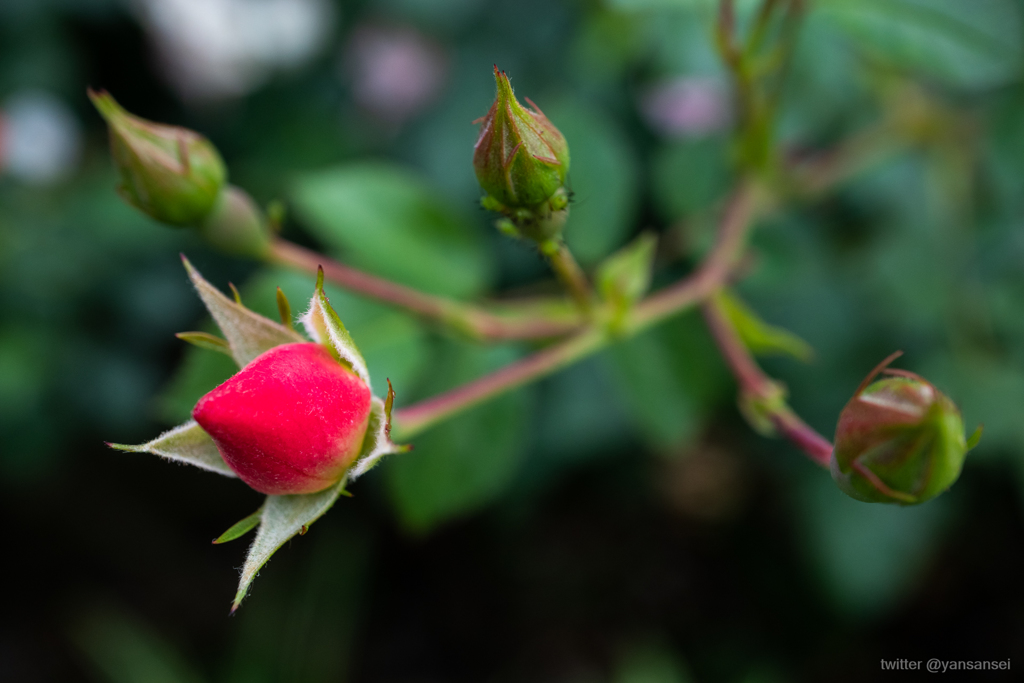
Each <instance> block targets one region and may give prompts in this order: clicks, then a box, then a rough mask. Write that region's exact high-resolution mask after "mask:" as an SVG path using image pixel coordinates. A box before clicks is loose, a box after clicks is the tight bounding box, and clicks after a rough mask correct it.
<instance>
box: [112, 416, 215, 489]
mask: <svg viewBox="0 0 1024 683" xmlns="http://www.w3.org/2000/svg"><path fill="white" fill-rule="evenodd" d="M107 445H108V446H110V447H111V448H116V449H117V450H119V451H128V452H130V453H152V454H153V455H159V456H160V457H161V458H167V459H168V460H173V461H175V462H184V463H188V464H189V465H195V466H196V467H199V468H201V469H204V470H209V471H211V472H216V473H217V474H223V475H224V476H226V477H234V476H235V473H234V472H233V471H232V470H231V468H230V467H228V464H227V463H226V462H224V458H222V457H221V455H220V451H218V450H217V444H215V443H214V442H213V439H211V438H210V435H209V434H207V433H206V432H204V431H203V428H202V427H200V426H199V424H198V423H197V422H196V421H195V420H189V421H188V422H186V423H185V424H183V425H179V426H177V427H175V428H174V429H171V430H169V431H166V432H164V433H163V434H161V435H160V436H158V437H156V438H155V439H153V440H152V441H150V442H148V443H144V444H142V445H140V446H128V445H125V444H120V443H111V444H107Z"/></svg>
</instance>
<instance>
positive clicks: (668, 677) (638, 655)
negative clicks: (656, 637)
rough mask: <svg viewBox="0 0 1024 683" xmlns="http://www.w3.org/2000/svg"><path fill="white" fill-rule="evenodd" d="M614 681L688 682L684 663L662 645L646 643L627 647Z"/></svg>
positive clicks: (635, 682)
mask: <svg viewBox="0 0 1024 683" xmlns="http://www.w3.org/2000/svg"><path fill="white" fill-rule="evenodd" d="M612 680H613V681H614V683H690V682H691V681H692V680H693V677H692V676H691V675H690V672H689V669H688V668H687V666H686V664H685V663H684V662H683V661H682V660H681V659H680V658H679V657H678V656H677V655H676V654H675V653H673V652H672V651H671V650H670V649H668V648H667V647H665V646H664V645H660V644H655V643H646V644H642V645H637V646H634V647H632V648H630V649H628V650H627V651H626V652H625V653H624V655H623V656H622V658H621V659H620V660H619V664H618V667H617V670H616V672H615V677H614V678H613V679H612Z"/></svg>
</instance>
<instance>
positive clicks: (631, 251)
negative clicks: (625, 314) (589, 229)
mask: <svg viewBox="0 0 1024 683" xmlns="http://www.w3.org/2000/svg"><path fill="white" fill-rule="evenodd" d="M657 244H658V238H657V236H655V235H654V234H653V233H649V232H646V233H644V234H642V235H640V236H639V237H637V238H636V239H635V240H633V241H632V242H630V243H629V244H628V245H626V246H625V247H623V248H622V249H620V250H618V251H617V252H615V253H614V254H612V255H611V256H609V257H608V258H607V259H605V260H604V261H603V262H602V263H601V265H600V266H599V267H598V269H597V275H596V277H595V281H596V283H597V287H598V291H600V292H601V297H602V298H603V299H604V300H605V301H607V302H608V303H610V304H612V306H613V307H614V308H616V309H617V310H619V311H625V310H626V309H628V308H629V307H630V306H632V305H633V304H634V303H636V302H637V301H639V300H640V297H642V296H643V295H644V294H646V293H647V290H648V289H649V288H650V286H651V274H652V270H653V268H654V250H655V247H656V246H657Z"/></svg>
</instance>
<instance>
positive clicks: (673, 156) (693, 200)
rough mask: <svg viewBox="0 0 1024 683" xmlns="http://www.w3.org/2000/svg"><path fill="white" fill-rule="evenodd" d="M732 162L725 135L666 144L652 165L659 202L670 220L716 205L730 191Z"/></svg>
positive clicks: (655, 195) (662, 212)
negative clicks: (723, 136)
mask: <svg viewBox="0 0 1024 683" xmlns="http://www.w3.org/2000/svg"><path fill="white" fill-rule="evenodd" d="M729 162H730V160H729V145H728V141H727V140H726V139H724V138H721V137H708V138H704V139H701V140H685V141H680V142H676V143H673V144H669V145H664V146H662V147H661V148H660V149H659V150H658V152H657V154H656V156H655V158H654V162H653V166H652V169H651V172H652V181H653V182H652V185H653V190H654V201H655V206H656V207H657V208H658V210H659V212H660V213H661V214H662V215H663V216H664V217H665V218H666V219H668V220H670V221H675V220H679V219H681V218H687V217H690V216H691V215H692V214H695V213H699V212H703V211H708V210H710V209H712V208H713V207H715V206H716V205H717V204H718V203H719V202H720V201H722V200H723V199H724V198H725V196H726V194H727V193H728V192H729V186H730V181H731V171H730V170H729V167H730V163H729Z"/></svg>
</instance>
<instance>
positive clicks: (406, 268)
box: [292, 161, 493, 297]
mask: <svg viewBox="0 0 1024 683" xmlns="http://www.w3.org/2000/svg"><path fill="white" fill-rule="evenodd" d="M467 163H468V161H467ZM292 197H293V201H294V202H295V206H296V210H297V212H298V214H299V215H300V216H301V217H302V218H303V220H304V221H305V223H306V225H307V226H308V227H309V229H310V230H311V231H312V232H313V234H315V235H316V236H317V237H318V238H319V239H321V240H322V241H323V242H324V243H325V244H326V245H327V246H328V247H329V248H330V250H331V251H332V253H335V254H337V255H339V256H343V257H344V258H345V260H346V261H350V262H352V263H353V264H355V265H357V266H359V267H362V268H365V269H367V270H370V271H372V272H374V273H377V274H379V275H382V276H384V277H387V278H389V279H392V280H396V281H398V282H402V283H404V284H407V285H410V286H412V287H416V288H418V289H422V290H425V291H428V292H432V293H435V294H443V295H447V296H454V297H470V296H473V295H475V294H479V293H480V292H482V291H483V290H484V289H486V287H487V285H488V283H489V281H490V279H491V274H492V270H493V267H492V263H491V261H490V258H489V255H488V253H487V252H486V250H485V247H484V243H483V239H482V236H481V235H480V234H478V233H477V232H476V231H474V230H472V229H471V227H470V226H469V225H468V224H467V223H466V222H465V221H464V220H462V219H461V217H459V216H457V215H456V214H454V213H453V212H452V211H451V210H450V209H449V207H448V206H446V205H445V204H444V203H443V202H442V201H441V200H440V199H439V198H438V196H437V193H436V192H435V191H433V190H432V189H431V188H430V187H429V186H428V185H427V184H425V183H424V182H423V181H422V179H421V178H420V177H419V176H418V175H416V174H415V173H413V172H411V171H409V170H407V169H405V168H402V167H400V166H396V165H391V164H386V163H360V164H349V165H345V166H339V167H335V168H331V169H327V170H323V171H317V172H313V173H306V174H304V175H302V176H300V177H299V178H298V180H297V181H296V183H295V184H294V187H293V192H292Z"/></svg>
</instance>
